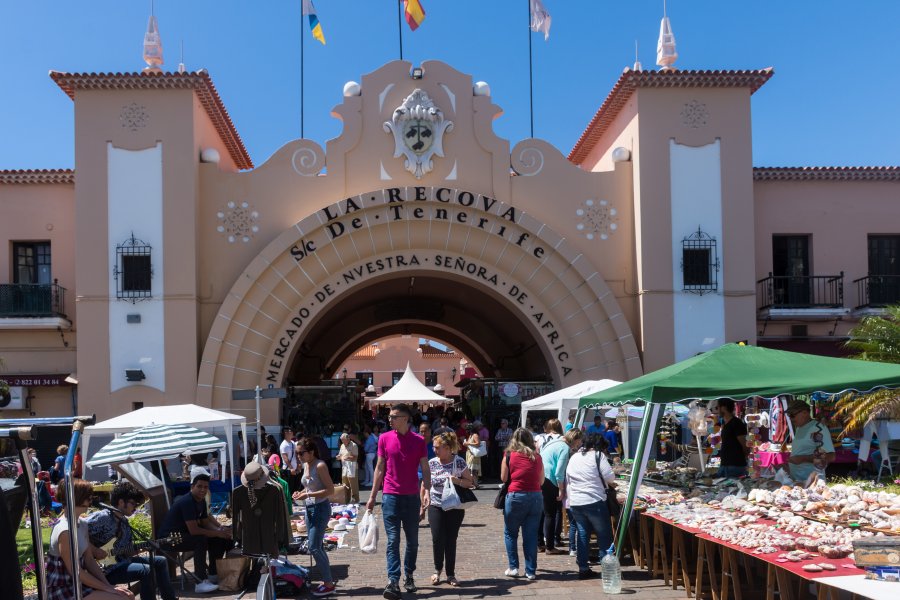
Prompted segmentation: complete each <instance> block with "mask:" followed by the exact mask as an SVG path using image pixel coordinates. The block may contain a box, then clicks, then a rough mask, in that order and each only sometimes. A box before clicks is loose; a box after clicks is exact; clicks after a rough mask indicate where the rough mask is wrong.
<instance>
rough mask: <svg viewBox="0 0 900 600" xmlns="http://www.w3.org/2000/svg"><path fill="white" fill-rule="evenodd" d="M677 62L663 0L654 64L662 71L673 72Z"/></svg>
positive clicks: (672, 36)
mask: <svg viewBox="0 0 900 600" xmlns="http://www.w3.org/2000/svg"><path fill="white" fill-rule="evenodd" d="M676 60H678V52H676V51H675V34H674V33H672V24H671V23H669V17H668V16H667V15H666V3H665V0H663V18H662V21H661V22H660V24H659V41H657V42H656V64H657V65H659V66H660V67H662V70H663V71H674V70H675V67H673V66H672V65H674V64H675V61H676Z"/></svg>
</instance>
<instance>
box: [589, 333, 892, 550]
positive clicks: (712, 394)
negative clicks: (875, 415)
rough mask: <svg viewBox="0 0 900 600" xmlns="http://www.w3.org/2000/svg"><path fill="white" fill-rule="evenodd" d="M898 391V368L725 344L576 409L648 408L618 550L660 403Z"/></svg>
mask: <svg viewBox="0 0 900 600" xmlns="http://www.w3.org/2000/svg"><path fill="white" fill-rule="evenodd" d="M898 387H900V365H896V364H887V363H878V362H870V361H861V360H851V359H846V358H831V357H827V356H815V355H812V354H801V353H798V352H785V351H783V350H770V349H768V348H760V347H757V346H746V345H743V344H726V345H724V346H721V347H719V348H717V349H715V350H711V351H709V352H705V353H703V354H698V355H697V356H693V357H691V358H688V359H686V360H683V361H681V362H679V363H675V364H674V365H670V366H668V367H664V368H662V369H659V370H658V371H653V372H652V373H648V374H647V375H643V376H641V377H638V378H636V379H632V380H631V381H626V382H625V383H623V384H621V385H617V386H615V387H612V388H609V389H606V390H603V391H600V392H597V393H595V394H589V395H587V396H584V397H582V399H581V402H580V403H579V410H587V409H589V408H594V407H596V406H608V405H622V404H644V403H646V404H648V405H649V406H648V409H647V410H646V411H645V412H644V420H643V422H642V423H641V432H640V438H639V441H638V448H637V454H636V456H635V461H634V466H633V467H632V472H631V484H630V486H629V489H628V496H627V498H626V502H625V506H624V507H623V511H622V518H621V519H620V521H619V531H618V534H617V538H616V539H617V544H616V547H617V550H618V551H621V543H620V542H621V541H622V540H623V539H624V535H625V533H626V532H627V527H628V521H629V519H630V517H631V511H632V508H633V506H634V497H635V495H636V494H637V490H638V488H639V487H640V485H641V481H642V480H643V477H644V472H645V471H646V468H647V459H648V458H649V455H650V453H649V451H648V449H649V447H650V444H651V443H652V442H651V440H652V436H653V433H654V432H655V431H656V425H657V423H658V421H659V417H660V415H661V414H662V409H663V408H664V406H665V404H668V403H670V402H684V401H688V400H694V399H702V400H715V399H717V398H733V399H735V400H743V399H746V398H749V397H752V396H762V397H764V398H772V397H775V396H779V395H782V394H792V395H807V394H813V393H816V392H820V393H824V394H838V393H842V392H846V391H857V392H869V391H872V390H875V389H877V388H898Z"/></svg>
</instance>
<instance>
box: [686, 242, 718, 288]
mask: <svg viewBox="0 0 900 600" xmlns="http://www.w3.org/2000/svg"><path fill="white" fill-rule="evenodd" d="M681 271H682V276H683V278H682V281H683V283H684V291H686V292H693V293H696V294H705V293H708V292H715V291H717V290H718V289H719V256H718V252H717V250H716V238H714V237H712V236H710V235H709V234H707V233H705V232H704V231H703V230H702V229H700V228H699V227H698V228H697V231H695V232H694V233H692V234H691V235H689V236H688V237H686V238H684V239H683V240H682V241H681Z"/></svg>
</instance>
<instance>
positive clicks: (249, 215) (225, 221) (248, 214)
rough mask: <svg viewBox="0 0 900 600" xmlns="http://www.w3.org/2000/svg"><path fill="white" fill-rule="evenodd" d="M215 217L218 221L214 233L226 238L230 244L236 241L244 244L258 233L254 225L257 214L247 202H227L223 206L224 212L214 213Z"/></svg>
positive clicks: (256, 226) (257, 228) (257, 227)
mask: <svg viewBox="0 0 900 600" xmlns="http://www.w3.org/2000/svg"><path fill="white" fill-rule="evenodd" d="M216 217H217V218H218V219H219V225H218V226H217V227H216V231H218V232H219V233H221V234H223V235H226V236H228V242H229V243H230V244H233V243H234V242H236V241H238V240H240V241H242V242H244V243H245V244H246V243H247V242H249V241H250V240H251V239H252V238H253V235H254V234H255V233H257V232H258V231H259V226H258V225H257V224H256V223H257V220H258V219H259V213H258V212H256V211H255V210H253V208H252V207H251V206H250V203H249V202H241V203H240V204H238V203H236V202H229V203H228V204H226V205H225V210H221V211H219V212H217V213H216Z"/></svg>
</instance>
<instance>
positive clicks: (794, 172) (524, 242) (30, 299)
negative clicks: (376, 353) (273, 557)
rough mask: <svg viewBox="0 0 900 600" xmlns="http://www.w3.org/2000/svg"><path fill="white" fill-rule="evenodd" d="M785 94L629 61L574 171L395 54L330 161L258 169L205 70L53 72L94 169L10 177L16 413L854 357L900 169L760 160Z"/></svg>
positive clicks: (459, 86)
mask: <svg viewBox="0 0 900 600" xmlns="http://www.w3.org/2000/svg"><path fill="white" fill-rule="evenodd" d="M771 76H772V71H771V70H770V69H765V70H759V71H677V70H665V71H658V72H657V71H643V70H626V71H625V72H624V73H623V74H622V76H621V77H620V78H619V81H618V82H617V83H616V85H615V87H614V88H613V90H612V92H611V93H610V95H609V97H608V98H607V99H606V101H605V102H604V103H603V105H602V106H601V108H600V109H599V111H598V113H597V115H596V116H595V117H594V119H592V121H591V122H590V123H589V124H588V126H587V128H586V130H585V132H584V134H583V136H582V137H581V139H580V140H579V141H578V143H577V144H576V146H575V147H574V149H573V150H572V151H571V153H570V154H569V155H568V157H567V156H564V155H563V154H562V153H561V152H560V151H559V150H557V149H556V148H554V147H552V146H551V145H549V144H547V143H545V142H543V141H541V140H537V139H527V140H524V141H522V142H519V143H518V144H516V145H514V146H513V147H510V144H509V142H508V141H507V140H504V139H501V138H499V137H497V136H496V135H495V134H494V132H493V129H492V126H491V124H492V121H493V120H494V119H496V118H498V117H499V116H500V115H501V114H502V109H501V108H500V106H498V104H495V103H494V98H492V96H491V92H490V88H489V87H488V86H487V84H484V83H482V82H473V80H472V78H471V77H470V76H469V75H466V74H464V73H460V72H458V71H456V70H455V69H453V68H452V67H450V66H449V65H446V64H444V63H441V62H437V61H431V62H426V63H424V64H423V65H421V68H420V69H419V70H416V71H414V70H412V65H411V64H409V63H407V62H402V61H395V62H391V63H388V64H386V65H385V66H383V67H381V68H380V69H378V70H376V71H374V72H372V73H370V74H368V75H365V76H364V77H363V78H362V80H361V83H359V84H357V83H355V82H349V83H348V84H347V85H346V86H345V88H344V90H343V99H342V100H341V102H340V103H339V104H338V105H337V106H336V107H335V108H334V110H333V113H332V114H333V116H335V117H336V118H338V119H340V120H341V121H342V123H343V131H342V133H341V135H340V136H338V137H337V138H335V139H333V140H330V141H328V142H327V143H326V145H325V147H324V148H323V147H321V146H320V145H318V144H317V143H315V142H313V141H311V140H304V139H301V140H294V141H290V142H288V143H287V144H285V145H284V146H283V147H282V148H281V149H280V150H278V151H277V152H276V153H275V154H274V155H273V156H272V157H271V158H269V159H268V160H267V161H266V162H265V163H264V164H262V165H259V166H254V164H253V162H252V161H251V159H250V156H249V155H248V153H247V151H246V150H245V148H244V146H243V144H242V142H241V139H240V136H239V135H238V132H237V129H236V127H235V125H234V124H233V123H232V122H231V119H230V118H229V116H228V113H227V111H226V109H225V106H224V104H223V102H222V100H221V98H220V96H219V94H218V93H217V91H216V89H215V87H214V85H213V83H212V80H211V78H210V77H209V75H208V74H207V73H206V72H205V71H201V72H197V73H134V74H93V73H90V74H71V73H56V72H54V73H51V77H52V78H53V80H54V81H55V82H56V83H57V84H58V85H59V87H60V89H61V90H62V91H63V92H64V93H66V94H67V95H68V96H69V97H71V98H72V100H73V101H74V104H75V124H74V125H75V131H76V141H75V164H76V169H75V170H74V171H42V170H35V171H2V172H0V206H2V208H0V210H2V211H3V214H4V215H5V218H4V219H2V221H0V237H2V238H3V240H5V242H6V243H5V244H2V245H0V282H2V283H0V357H2V359H3V365H2V374H0V376H2V377H3V378H4V379H6V380H7V381H8V382H10V383H12V384H13V385H14V386H15V387H16V388H18V389H19V390H20V391H19V392H18V393H19V394H20V397H19V398H18V399H17V400H16V401H15V402H12V401H11V400H10V401H9V402H8V403H7V406H6V407H5V408H4V414H5V415H8V416H9V417H15V416H27V415H28V414H36V415H40V416H54V415H61V414H71V413H72V412H73V411H76V410H77V412H79V413H96V414H97V415H98V416H99V417H101V418H105V417H109V416H113V415H116V414H120V413H122V412H127V411H129V410H132V409H133V408H135V407H139V406H144V405H158V404H180V403H184V402H185V401H194V402H196V403H198V404H200V405H203V406H209V407H212V408H216V409H222V410H229V411H233V410H238V411H239V410H241V409H243V408H246V406H245V405H240V404H239V403H237V402H234V401H232V399H231V393H232V390H235V389H252V388H254V387H255V386H261V387H263V388H266V387H286V386H291V385H304V384H308V385H311V384H315V383H318V382H319V381H321V380H322V379H329V378H332V377H333V376H334V375H335V373H337V372H338V371H339V369H340V367H341V365H343V364H345V363H346V362H347V361H348V360H350V359H351V358H352V357H354V355H355V353H357V352H358V351H359V350H360V349H361V348H364V347H366V346H368V345H370V344H371V343H372V342H375V341H377V340H382V339H384V338H387V337H390V336H395V335H401V334H410V333H412V334H413V335H415V336H421V337H426V338H430V339H436V340H440V341H442V342H443V343H445V344H448V345H449V346H450V347H452V348H454V349H456V350H457V351H458V352H459V353H460V355H462V356H465V357H466V358H467V359H468V360H469V361H471V363H472V366H473V367H474V368H476V369H477V370H478V372H479V373H481V374H482V375H484V376H485V377H494V378H511V379H515V378H519V379H536V378H543V379H547V380H548V381H551V382H552V383H553V385H555V386H557V387H563V386H566V385H571V384H573V383H576V382H578V381H581V380H584V379H602V378H610V379H616V380H626V379H630V378H633V377H635V376H638V375H640V374H642V373H644V372H647V371H651V370H654V369H657V368H659V367H662V366H665V365H668V364H671V363H673V362H675V361H677V360H680V359H683V358H687V357H689V356H692V355H694V354H696V353H698V352H703V351H704V350H708V349H712V348H715V347H717V346H719V345H721V344H723V343H726V342H732V341H742V340H745V341H747V342H749V343H760V344H767V345H774V346H779V345H780V346H782V347H791V345H792V344H799V345H803V346H804V349H807V350H808V349H810V347H818V350H817V351H822V352H833V351H835V349H836V348H837V344H836V343H835V342H836V341H838V340H840V339H841V337H842V336H844V335H846V332H847V331H848V329H849V328H850V327H851V326H852V325H853V324H855V322H856V321H857V320H858V318H859V316H860V315H862V314H866V313H867V312H870V311H872V310H878V308H879V307H881V306H884V305H885V304H888V303H890V302H896V301H897V300H900V289H898V279H900V270H898V268H900V267H898V264H900V262H898V253H900V205H898V204H897V202H896V198H897V192H898V190H900V188H898V182H900V169H898V168H890V167H884V168H823V169H792V168H771V169H769V168H763V169H761V168H757V169H754V168H753V164H752V143H751V127H750V124H751V108H750V104H751V103H750V100H751V95H752V94H753V93H754V92H755V91H757V90H758V89H759V88H760V87H761V86H763V85H764V84H765V83H766V82H767V81H768V79H769V78H770V77H771ZM499 103H502V101H499ZM836 240H839V242H837V241H836ZM356 357H357V358H358V355H357V356H356ZM457 360H458V359H457ZM354 375H355V373H354ZM67 376H69V379H70V382H71V381H74V380H77V389H76V388H74V387H72V384H71V383H67V382H66V381H65V380H66V377H67ZM22 390H25V391H24V392H23V391H22ZM265 411H266V412H264V416H263V419H264V421H265V422H267V423H272V422H277V421H278V420H279V417H280V416H279V414H278V407H277V406H276V405H274V404H272V405H267V406H266V407H265Z"/></svg>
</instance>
